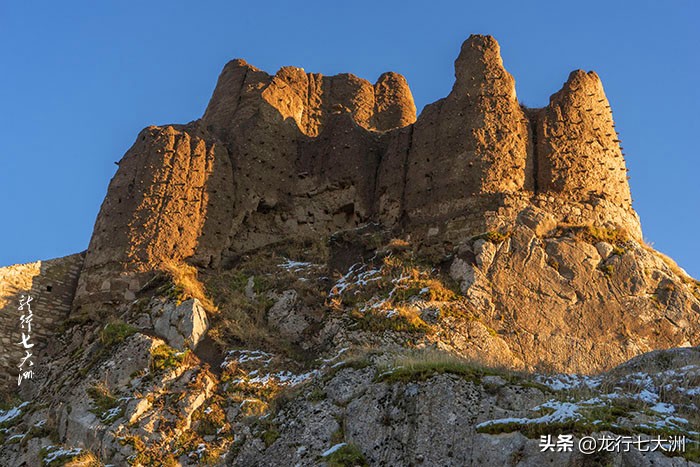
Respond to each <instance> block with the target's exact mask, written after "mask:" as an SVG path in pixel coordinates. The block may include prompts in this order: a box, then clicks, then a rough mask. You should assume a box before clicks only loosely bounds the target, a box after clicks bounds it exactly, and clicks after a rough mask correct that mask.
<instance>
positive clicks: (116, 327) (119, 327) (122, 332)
mask: <svg viewBox="0 0 700 467" xmlns="http://www.w3.org/2000/svg"><path fill="white" fill-rule="evenodd" d="M137 331H138V330H137V329H136V328H135V327H133V326H132V325H130V324H127V323H125V322H123V321H112V322H111V323H107V324H106V325H105V327H104V328H102V332H100V341H102V344H103V345H104V346H105V347H111V346H113V345H117V344H120V343H122V342H123V341H124V339H126V338H127V337H129V336H131V335H133V334H135V333H136V332H137Z"/></svg>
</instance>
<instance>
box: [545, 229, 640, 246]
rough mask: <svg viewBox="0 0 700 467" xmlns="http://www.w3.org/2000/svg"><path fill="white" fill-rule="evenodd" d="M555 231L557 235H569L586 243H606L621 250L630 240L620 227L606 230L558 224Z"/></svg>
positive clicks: (627, 233)
mask: <svg viewBox="0 0 700 467" xmlns="http://www.w3.org/2000/svg"><path fill="white" fill-rule="evenodd" d="M557 230H558V232H557V235H566V234H569V235H571V236H573V237H574V238H576V239H579V240H581V241H584V242H587V243H597V242H606V243H610V244H611V245H613V246H616V247H618V248H621V249H623V248H624V246H625V244H626V243H627V242H628V241H630V240H631V237H630V235H629V232H627V230H625V229H623V228H621V227H619V228H613V229H607V228H603V227H597V226H595V225H591V224H559V225H558V226H557ZM623 252H624V251H623Z"/></svg>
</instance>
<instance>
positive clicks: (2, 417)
mask: <svg viewBox="0 0 700 467" xmlns="http://www.w3.org/2000/svg"><path fill="white" fill-rule="evenodd" d="M28 404H29V402H22V403H21V404H20V405H18V406H17V407H12V408H11V409H8V410H0V423H4V422H6V421H8V420H12V419H13V418H16V417H17V416H19V415H20V414H21V413H22V410H21V409H22V408H23V407H26V406H27V405H28Z"/></svg>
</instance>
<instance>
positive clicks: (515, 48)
mask: <svg viewBox="0 0 700 467" xmlns="http://www.w3.org/2000/svg"><path fill="white" fill-rule="evenodd" d="M239 3H240V4H239ZM699 5H700V3H698V2H693V1H690V0H689V1H674V2H645V1H636V2H609V1H608V2H602V1H601V2H598V1H586V2H562V1H552V2H545V1H542V2H522V1H513V2H485V1H479V2H466V1H459V2H441V1H432V2H412V1H402V2H398V1H397V2H384V3H381V4H378V2H357V1H356V2H342V3H341V2H330V1H325V2H288V3H287V2H274V1H267V2H264V3H263V2H233V1H228V2H224V1H203V2H192V1H190V2H180V1H167V2H165V1H149V2H136V1H119V2H117V1H114V2H94V1H84V2H77V1H62V2H54V1H50V2H49V1H45V2H35V1H26V2H9V1H6V2H1V3H0V41H1V43H2V44H3V46H2V47H1V48H0V63H1V64H2V70H3V73H0V102H1V105H2V111H0V200H1V201H0V202H1V203H2V204H1V206H2V213H3V216H2V218H3V223H2V226H1V228H0V265H7V264H12V263H21V262H28V261H33V260H36V259H48V258H52V257H57V256H63V255H66V254H70V253H74V252H78V251H82V250H84V249H85V248H87V245H88V241H89V238H90V234H91V232H92V226H93V223H94V221H95V217H96V215H97V212H98V210H99V207H100V204H101V202H102V199H103V197H104V195H105V192H106V189H107V185H108V183H109V180H110V178H111V177H112V175H113V174H114V172H115V170H116V168H117V166H116V165H114V162H115V161H118V160H119V159H120V158H121V156H122V155H123V153H124V152H125V151H126V150H127V149H128V148H129V146H131V144H132V143H133V141H134V139H135V138H136V135H137V133H138V132H139V130H140V129H141V128H143V127H145V126H148V125H151V124H165V123H185V122H188V121H191V120H194V119H196V118H198V117H200V116H201V114H202V112H203V111H204V108H205V107H206V104H207V101H208V99H209V97H210V95H211V92H212V90H213V88H214V85H215V84H216V78H217V76H218V74H219V72H220V70H221V68H222V67H223V65H224V64H225V63H226V62H227V61H228V60H229V59H231V58H236V57H242V58H245V59H246V60H247V61H248V62H250V63H252V64H254V65H255V66H257V67H258V68H262V69H264V70H267V71H268V72H275V71H276V70H277V69H278V68H279V67H280V66H283V65H296V66H301V67H304V68H305V69H306V70H307V71H314V72H321V73H324V74H334V73H340V72H351V73H354V74H357V75H359V76H361V77H363V78H367V79H369V80H371V81H374V80H375V79H376V78H377V77H378V76H379V74H381V73H382V72H384V71H387V70H393V71H396V72H399V73H402V74H404V75H405V76H406V78H407V79H408V82H409V84H410V86H411V89H412V91H413V94H414V97H415V99H416V103H417V106H418V108H419V110H420V109H421V108H422V107H423V106H424V105H425V104H427V103H430V102H432V101H435V100H437V99H439V98H441V97H443V96H445V95H446V94H447V93H448V92H449V90H450V88H451V86H452V81H453V61H454V59H455V58H456V56H457V53H458V51H459V47H460V45H461V43H462V41H463V40H464V39H466V38H467V37H468V36H469V34H472V33H480V34H491V35H493V36H495V37H496V39H498V41H499V42H500V44H501V49H502V53H503V58H504V62H505V65H506V68H507V69H508V70H509V71H510V72H511V73H512V74H513V75H514V76H515V79H516V83H517V91H518V95H519V97H520V99H521V101H523V102H524V103H525V104H527V105H529V106H543V105H546V103H547V102H548V99H549V96H550V95H551V94H552V93H554V92H556V91H557V90H558V89H559V88H560V87H561V85H562V83H563V82H564V81H565V79H566V77H567V76H568V74H569V72H570V71H571V70H574V69H577V68H583V69H586V70H589V69H592V70H595V71H597V72H598V74H599V75H600V76H601V78H602V80H603V83H604V85H605V89H606V93H607V95H608V98H609V99H610V101H611V104H612V108H613V113H614V116H615V120H616V123H617V129H618V131H620V133H621V137H622V139H623V145H624V148H625V153H626V154H627V161H628V165H629V168H630V175H631V177H632V179H631V184H632V195H633V198H634V200H635V201H634V206H635V208H636V209H637V211H638V212H639V214H640V216H641V219H642V228H643V230H644V235H645V238H646V239H647V240H648V241H650V242H653V243H654V245H655V247H656V248H658V249H659V250H661V251H663V252H665V253H666V254H669V255H670V256H672V257H673V258H674V259H676V260H677V261H678V263H679V264H680V265H681V266H682V267H684V268H686V270H687V271H688V272H690V273H691V274H693V275H694V276H695V277H700V248H698V246H697V238H698V232H699V231H700V216H698V214H700V209H699V207H700V182H699V181H698V180H697V178H698V173H699V171H698V163H699V162H700V161H699V160H698V149H697V138H698V135H700V119H699V117H698V104H700V90H699V88H700V86H698V84H697V82H698V75H699V72H700V58H699V57H700V55H699V53H698V50H700V28H698V27H697V25H698V23H699V22H700V6H699Z"/></svg>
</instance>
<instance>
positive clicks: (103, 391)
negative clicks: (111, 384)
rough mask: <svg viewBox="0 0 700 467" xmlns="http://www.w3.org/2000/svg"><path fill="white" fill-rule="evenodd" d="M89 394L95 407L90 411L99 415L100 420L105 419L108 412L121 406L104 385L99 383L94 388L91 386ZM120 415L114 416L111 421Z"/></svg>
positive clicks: (88, 390) (88, 389)
mask: <svg viewBox="0 0 700 467" xmlns="http://www.w3.org/2000/svg"><path fill="white" fill-rule="evenodd" d="M87 394H88V396H90V398H91V399H92V403H93V405H94V408H92V409H90V411H91V412H92V413H94V414H95V415H97V416H98V417H99V418H100V419H103V418H104V415H105V413H106V412H108V411H110V410H112V409H115V408H117V407H118V406H119V402H118V401H117V398H116V397H115V396H114V395H113V394H112V392H111V391H110V390H109V388H108V387H107V386H106V385H105V384H104V383H98V384H96V385H94V386H90V387H89V388H87ZM118 415H119V414H114V415H113V416H112V417H110V419H114V418H116V417H117V416H118ZM105 421H109V420H105Z"/></svg>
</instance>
